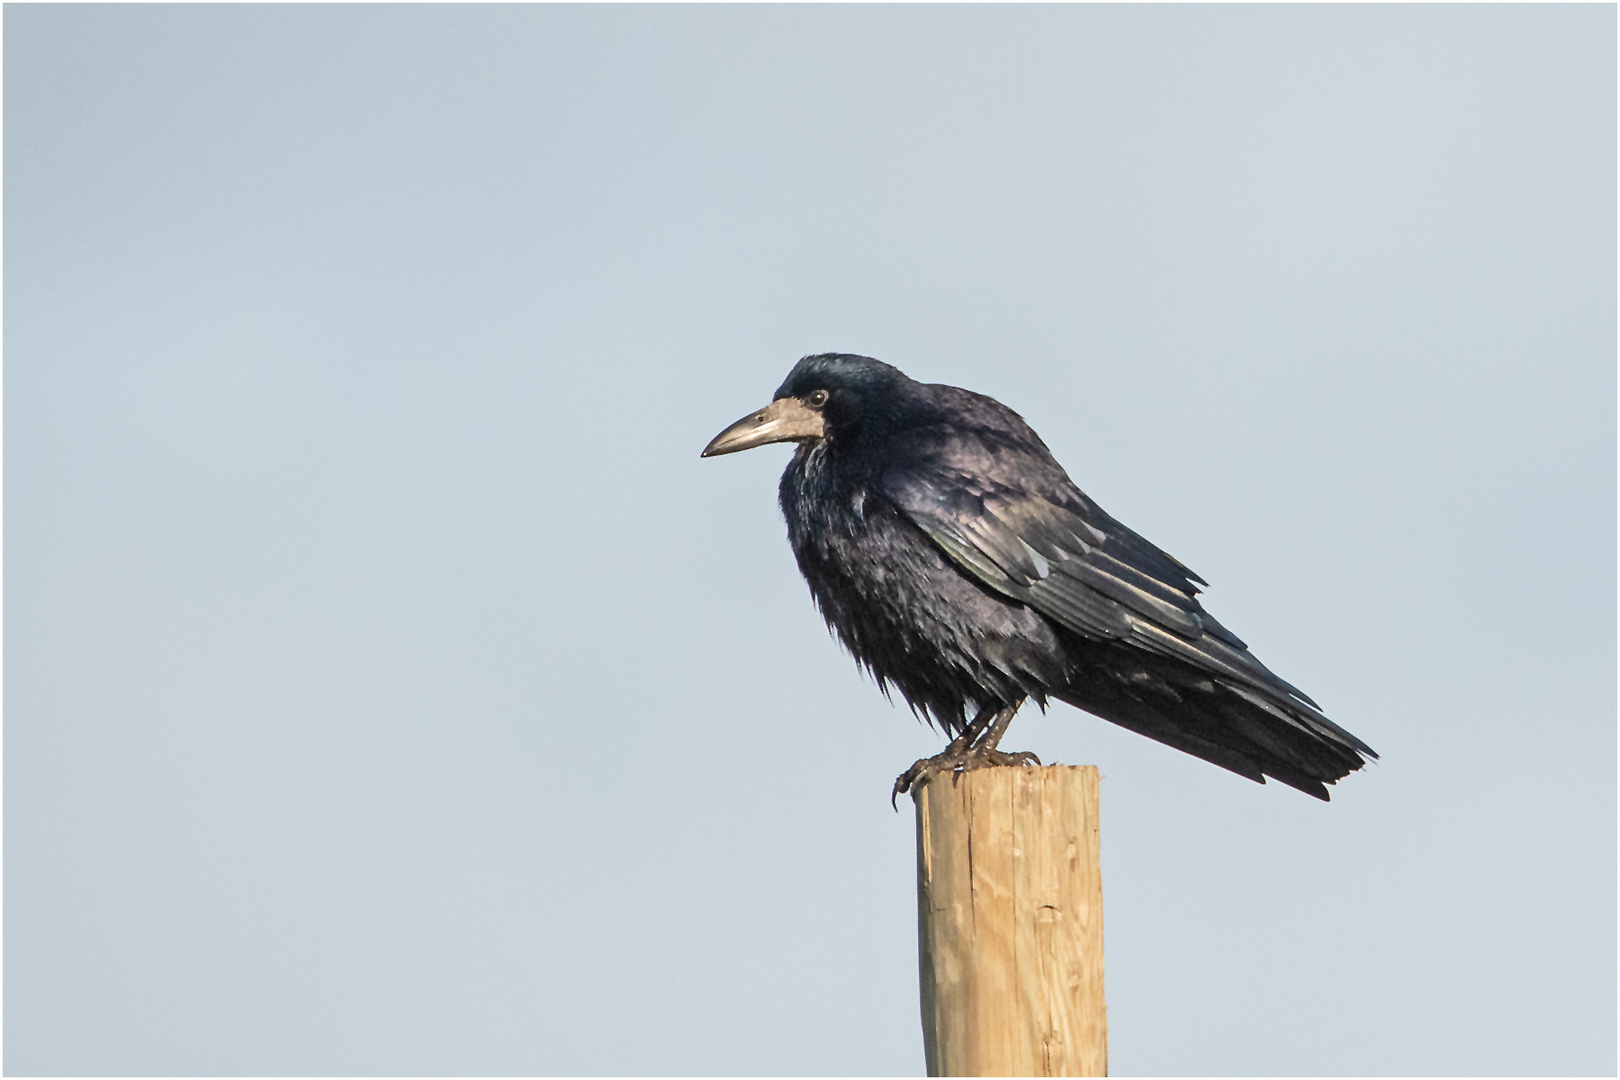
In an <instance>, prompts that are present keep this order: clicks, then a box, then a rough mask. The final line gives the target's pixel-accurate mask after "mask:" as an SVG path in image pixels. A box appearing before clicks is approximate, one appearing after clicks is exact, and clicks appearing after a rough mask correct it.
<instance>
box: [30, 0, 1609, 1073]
mask: <svg viewBox="0 0 1620 1080" xmlns="http://www.w3.org/2000/svg"><path fill="white" fill-rule="evenodd" d="M4 20H5V26H4V29H5V56H4V59H5V118H4V119H5V223H4V224H5V340H4V345H5V360H6V364H5V390H6V396H5V521H6V525H7V530H6V537H5V539H6V548H5V586H6V593H5V644H6V647H7V652H6V666H5V675H6V679H5V1062H4V1064H5V1070H6V1071H7V1072H8V1073H12V1074H16V1073H58V1074H60V1073H75V1074H97V1073H180V1074H184V1073H227V1074H228V1073H269V1074H276V1073H378V1072H380V1073H405V1074H411V1073H497V1074H498V1073H587V1074H591V1073H609V1074H611V1073H834V1074H837V1073H913V1074H916V1073H920V1072H921V1071H922V1068H923V1058H922V1047H921V1035H920V1025H919V1020H918V1011H917V973H916V930H915V917H916V916H915V891H914V888H915V879H914V873H915V870H914V847H913V845H914V839H913V820H912V816H911V812H910V807H909V806H906V805H904V804H903V805H902V810H903V811H904V812H903V813H901V814H899V815H896V814H895V813H894V812H892V811H891V810H890V809H889V802H888V792H889V786H890V783H891V782H892V780H893V778H894V776H895V774H896V773H897V772H899V771H900V770H901V769H903V768H904V767H905V766H907V765H908V764H910V763H911V761H912V760H913V759H915V758H917V757H919V756H921V755H924V754H927V753H932V752H934V751H935V750H937V749H938V748H939V747H940V745H941V742H942V741H941V740H940V739H939V738H938V737H937V736H936V735H934V734H933V733H931V732H930V731H929V730H927V729H926V728H924V727H923V726H921V725H919V724H918V723H917V722H916V721H915V720H914V719H913V718H912V717H911V715H910V714H909V713H908V712H906V711H905V710H904V708H903V707H895V706H891V705H889V704H887V703H886V702H885V701H884V700H883V698H882V696H881V695H880V694H879V693H878V692H877V691H876V689H875V688H874V687H873V686H872V684H871V683H870V682H869V681H868V680H866V679H865V678H863V677H862V676H860V675H859V674H858V673H857V671H856V669H855V667H854V665H853V664H852V663H851V662H850V660H849V659H848V657H846V656H844V655H843V654H842V653H841V652H840V650H839V649H838V647H837V646H836V645H835V644H834V643H833V641H832V640H831V639H830V638H829V637H828V635H827V633H826V631H825V629H824V627H823V625H822V623H821V621H820V619H819V618H818V617H817V615H816V614H815V612H814V610H813V608H812V606H811V603H810V600H809V597H808V594H807V592H806V589H805V587H804V585H803V583H802V582H801V580H800V579H799V576H798V573H797V571H796V569H795V567H794V565H793V562H792V557H791V555H790V553H789V551H788V548H787V544H786V542H785V540H784V536H783V527H782V524H781V520H780V516H779V514H778V511H777V508H776V505H775V497H776V491H775V488H776V479H777V476H778V474H779V473H780V471H781V469H782V467H783V465H784V464H785V462H786V459H787V457H788V450H787V449H786V448H783V447H772V448H767V449H762V450H756V451H753V452H750V453H748V454H744V455H739V456H737V457H731V458H723V459H719V460H714V461H700V460H699V458H698V451H699V450H700V449H701V448H702V446H703V445H704V443H705V442H707V441H708V439H709V438H710V437H711V436H712V435H714V434H715V433H716V432H717V431H719V430H720V428H722V427H723V426H725V425H726V424H728V423H730V422H731V421H733V420H735V419H736V418H737V417H739V416H741V415H742V414H743V413H745V412H747V411H748V410H750V409H751V408H754V407H757V406H758V405H761V404H763V403H764V402H765V401H766V400H768V399H769V397H770V394H771V392H772V390H773V389H774V388H775V387H776V385H777V384H778V382H779V381H780V380H781V378H782V376H783V374H784V373H785V372H786V370H787V369H788V367H789V366H790V365H791V364H792V363H793V361H794V360H795V359H797V358H798V357H799V356H801V355H803V354H805V353H809V352H817V351H823V350H834V349H835V350H848V351H856V352H864V353H868V354H871V355H875V356H878V357H880V358H882V359H884V360H887V361H889V362H891V363H894V364H897V365H899V366H900V367H901V368H903V369H904V370H906V371H907V372H908V373H910V374H911V375H913V376H914V377H917V378H921V379H923V380H926V381H939V382H950V383H955V384H958V385H963V386H968V387H971V388H973V389H976V390H980V391H983V392H986V393H990V394H993V395H995V396H996V397H998V398H1000V399H1001V400H1003V401H1005V402H1006V403H1007V404H1009V405H1010V406H1012V407H1013V408H1015V409H1017V410H1018V411H1020V412H1021V413H1022V414H1023V415H1024V416H1025V417H1026V418H1027V419H1028V420H1029V421H1030V422H1031V423H1032V424H1033V425H1034V427H1035V428H1036V429H1037V430H1038V431H1039V432H1040V433H1041V434H1042V435H1043V436H1044V437H1045V439H1046V441H1047V442H1048V443H1049V444H1050V445H1051V447H1052V449H1053V450H1054V452H1055V453H1056V454H1057V457H1058V459H1059V460H1060V461H1062V462H1063V463H1064V464H1065V465H1066V466H1067V467H1068V469H1069V471H1070V473H1071V474H1072V475H1073V477H1074V478H1075V480H1076V482H1078V483H1079V484H1080V486H1081V487H1083V488H1085V489H1086V490H1087V491H1088V492H1089V493H1090V494H1091V495H1092V496H1093V497H1094V498H1096V499H1097V500H1098V501H1099V502H1100V503H1101V504H1102V505H1103V506H1104V507H1105V508H1107V509H1108V510H1109V511H1110V512H1111V513H1113V514H1114V515H1115V516H1116V517H1119V518H1120V519H1122V520H1124V521H1125V522H1127V523H1128V524H1130V525H1131V526H1132V527H1133V528H1135V529H1136V530H1138V531H1139V532H1141V533H1143V534H1144V535H1146V536H1147V537H1148V538H1150V539H1151V540H1153V541H1154V542H1156V543H1157V544H1159V545H1160V546H1162V547H1164V548H1166V549H1167V550H1169V551H1170V552H1171V553H1172V554H1174V555H1176V556H1177V557H1178V558H1180V559H1181V560H1183V561H1184V562H1186V563H1187V564H1189V565H1190V566H1192V567H1193V568H1194V569H1196V570H1197V571H1198V572H1199V573H1201V574H1202V575H1203V576H1204V577H1206V578H1208V579H1209V580H1210V582H1212V587H1211V588H1210V590H1209V591H1208V593H1207V595H1206V598H1205V599H1206V602H1207V604H1208V606H1209V608H1210V610H1211V611H1213V612H1214V613H1215V614H1216V615H1217V616H1218V617H1219V618H1220V619H1221V620H1222V621H1223V622H1225V623H1226V624H1227V625H1228V626H1230V627H1232V628H1233V630H1235V631H1236V632H1237V633H1239V634H1240V635H1242V636H1243V637H1244V638H1246V639H1247V640H1248V642H1249V643H1250V645H1251V646H1252V647H1253V648H1254V650H1255V651H1256V653H1257V654H1258V655H1259V656H1260V657H1261V658H1262V659H1264V660H1265V661H1266V662H1267V663H1268V664H1269V665H1270V666H1271V667H1272V668H1274V669H1275V670H1276V671H1277V672H1279V673H1280V674H1281V675H1283V676H1284V677H1285V678H1287V679H1289V680H1291V681H1293V682H1295V683H1297V684H1298V685H1300V686H1301V687H1303V688H1304V689H1306V690H1307V691H1308V692H1309V693H1310V694H1311V695H1313V696H1314V697H1316V698H1317V699H1318V700H1319V701H1321V702H1322V703H1323V705H1324V706H1325V707H1326V708H1327V711H1328V713H1329V714H1330V715H1331V716H1333V717H1334V718H1335V719H1336V720H1338V721H1339V722H1340V723H1342V724H1343V725H1345V726H1346V727H1348V728H1349V729H1350V730H1352V731H1354V732H1355V733H1356V734H1358V735H1360V736H1361V737H1362V738H1364V739H1366V740H1367V741H1368V742H1369V743H1370V744H1371V745H1373V746H1374V747H1375V748H1377V749H1378V750H1379V751H1380V752H1381V753H1382V754H1383V755H1384V760H1383V761H1382V763H1380V764H1378V765H1376V766H1374V767H1371V768H1369V769H1367V770H1366V771H1364V772H1363V773H1361V774H1358V775H1356V776H1353V777H1351V778H1349V779H1348V780H1346V781H1344V782H1343V783H1342V784H1341V785H1339V788H1338V789H1337V790H1335V792H1334V801H1333V802H1332V803H1331V804H1321V803H1318V802H1316V801H1314V800H1312V799H1309V798H1307V797H1305V796H1303V795H1300V794H1299V793H1297V792H1294V791H1291V790H1289V789H1287V788H1284V787H1281V786H1280V785H1275V784H1272V785H1268V786H1265V787H1261V786H1258V785H1254V784H1251V783H1249V782H1247V781H1245V780H1242V779H1240V778H1238V777H1235V776H1233V775H1231V774H1228V773H1226V772H1223V771H1221V770H1219V769H1216V768H1214V767H1212V766H1210V765H1207V764H1205V763H1203V762H1199V761H1196V760H1194V759H1192V758H1189V757H1186V756H1184V755H1181V754H1179V753H1177V752H1175V751H1173V750H1170V749H1168V748H1166V747H1163V746H1160V745H1158V744H1156V743H1152V742H1150V741H1148V740H1145V739H1142V738H1141V737H1139V736H1135V735H1131V734H1129V733H1127V732H1124V731H1122V730H1119V729H1115V728H1113V727H1111V726H1110V725H1108V724H1105V723H1103V722H1101V721H1098V720H1095V719H1093V718H1091V717H1088V716H1086V715H1084V714H1082V713H1079V712H1076V711H1074V710H1072V709H1070V708H1068V707H1066V706H1058V707H1055V708H1054V709H1053V711H1052V712H1051V713H1049V714H1048V715H1046V716H1042V715H1040V714H1039V713H1036V712H1034V711H1033V710H1031V711H1030V713H1029V715H1025V716H1022V717H1020V719H1019V720H1018V721H1017V722H1016V723H1015V724H1014V725H1013V727H1012V729H1011V732H1010V734H1009V736H1008V738H1007V740H1006V743H1007V746H1008V747H1009V748H1012V749H1026V748H1027V749H1032V750H1035V751H1036V752H1038V753H1039V754H1041V755H1042V756H1043V757H1044V758H1045V759H1046V760H1048V761H1052V760H1061V761H1065V762H1069V763H1095V764H1097V765H1099V766H1101V768H1102V771H1103V774H1104V777H1105V779H1104V782H1103V862H1104V867H1103V869H1104V888H1105V896H1106V911H1107V914H1106V921H1107V950H1108V972H1107V983H1108V999H1109V1009H1110V1020H1111V1029H1110V1047H1111V1052H1112V1065H1113V1071H1114V1072H1115V1073H1116V1074H1144V1073H1158V1074H1166V1073H1168V1074H1174V1073H1203V1074H1222V1073H1262V1074H1265V1073H1273V1074H1293V1073H1307V1074H1336V1073H1352V1074H1354V1073H1374V1074H1377V1073H1486V1074H1498V1073H1505V1074H1511V1073H1613V1071H1614V1070H1615V1066H1616V1061H1615V1036H1616V1030H1615V1008H1616V1001H1615V974H1616V954H1615V926H1616V923H1615V911H1616V908H1615V901H1616V897H1615V881H1616V865H1615V851H1616V836H1615V821H1616V818H1615V811H1616V792H1615V778H1616V745H1615V677H1616V671H1615V656H1616V640H1615V616H1616V608H1615V597H1616V580H1615V521H1616V502H1615V484H1616V476H1615V461H1616V440H1615V349H1616V339H1615V316H1616V311H1615V297H1616V275H1615V257H1616V253H1615V226H1616V221H1615V205H1616V202H1615V191H1616V187H1615V132H1616V116H1615V44H1616V42H1615V8H1614V7H1613V6H1610V5H1590V6H1577V7H1559V6H1528V7H1523V6H1488V7H1467V6H1440V7H1401V6H1386V5H1373V6H1365V7H1337V6H1335V7H1287V6H1260V7H1217V6H1197V7H1174V6H1149V7H1058V6H1042V7H966V6H956V7H928V6H906V7H864V6H833V7H788V6H767V7H743V6H724V7H709V8H693V7H676V6H664V7H527V6H525V7H519V6H503V7H428V6H422V7H388V6H364V7H319V6H315V7H305V6H286V7H280V6H278V7H206V6H188V5H182V6H176V7H140V6H113V7H98V6H61V7H54V6H47V7H35V6H18V5H8V6H7V7H6V8H5V14H4Z"/></svg>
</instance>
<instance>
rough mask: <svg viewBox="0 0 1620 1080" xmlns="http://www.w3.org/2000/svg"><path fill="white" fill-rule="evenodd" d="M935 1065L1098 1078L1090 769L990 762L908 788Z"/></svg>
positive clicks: (927, 1027) (1103, 1048)
mask: <svg viewBox="0 0 1620 1080" xmlns="http://www.w3.org/2000/svg"><path fill="white" fill-rule="evenodd" d="M916 806H917V909H918V910H917V916H918V918H917V932H918V946H919V949H918V952H919V958H920V960H921V974H922V1019H923V1042H924V1046H925V1049H926V1052H927V1058H928V1074H929V1075H930V1076H1106V1075H1107V1072H1108V1023H1107V1012H1106V1007H1105V1005H1104V1002H1103V925H1102V873H1101V869H1100V866H1099V863H1098V846H1099V835H1098V828H1097V770H1096V767H1095V766H1090V765H1085V766H1079V767H1070V766H1061V765H1054V766H1048V767H1045V768H1011V767H1003V768H992V769H978V770H975V771H973V772H968V773H959V774H946V775H941V776H937V777H934V778H933V779H931V780H929V781H928V782H927V783H925V784H924V785H923V786H922V788H921V790H919V791H918V792H917V793H916Z"/></svg>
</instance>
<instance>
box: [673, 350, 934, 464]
mask: <svg viewBox="0 0 1620 1080" xmlns="http://www.w3.org/2000/svg"><path fill="white" fill-rule="evenodd" d="M909 381H910V380H908V379H907V378H906V376H905V375H904V374H902V373H901V371H900V369H899V368H895V367H890V366H889V365H888V364H885V363H883V362H882V361H881V360H873V359H872V358H871V357H870V356H855V355H853V354H850V353H821V354H819V355H817V356H807V357H805V358H804V359H803V360H800V361H799V362H798V363H797V364H794V365H793V370H792V371H790V372H788V377H787V378H786V379H784V380H783V381H782V385H781V386H779V387H777V389H776V397H775V399H774V400H773V401H772V402H771V403H770V404H769V405H767V406H765V407H764V408H763V409H760V410H758V411H756V412H752V413H749V414H748V415H747V416H745V417H743V418H742V419H741V420H739V421H737V422H736V423H735V424H732V425H731V426H730V427H728V428H726V430H724V431H722V432H721V433H720V434H718V435H716V436H715V437H714V439H713V440H712V441H711V442H710V443H709V445H708V446H705V447H704V448H703V456H704V457H716V456H718V455H720V454H734V453H736V452H737V451H738V450H751V449H753V448H754V447H756V446H764V445H765V444H766V443H774V442H796V443H817V442H822V441H823V440H834V441H836V440H838V439H840V438H843V437H848V436H851V435H853V434H854V433H855V432H856V431H857V430H859V428H860V427H861V425H862V423H863V421H865V420H867V419H869V418H871V417H872V416H874V415H875V414H876V413H877V412H879V411H881V410H884V406H885V405H886V404H887V403H888V402H890V401H891V400H892V399H893V398H894V397H895V393H894V392H895V390H896V389H898V388H899V387H900V386H901V385H902V384H904V383H907V382H909Z"/></svg>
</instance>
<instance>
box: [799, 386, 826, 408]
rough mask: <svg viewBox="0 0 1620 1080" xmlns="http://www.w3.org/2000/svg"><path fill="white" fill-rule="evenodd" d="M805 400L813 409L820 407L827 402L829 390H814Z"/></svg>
mask: <svg viewBox="0 0 1620 1080" xmlns="http://www.w3.org/2000/svg"><path fill="white" fill-rule="evenodd" d="M804 400H805V402H806V403H807V404H808V405H809V406H810V407H811V408H812V409H819V408H821V407H822V406H823V405H825V404H827V391H825V390H812V391H810V396H809V397H807V398H805V399H804Z"/></svg>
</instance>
